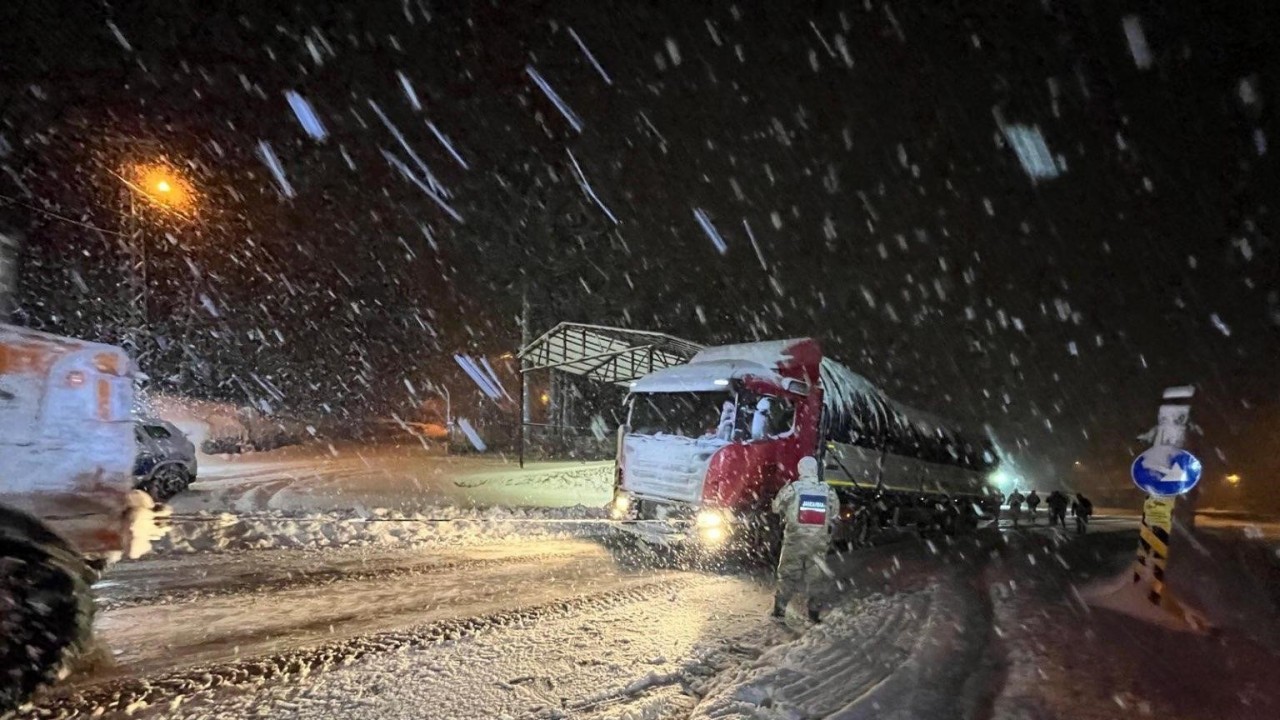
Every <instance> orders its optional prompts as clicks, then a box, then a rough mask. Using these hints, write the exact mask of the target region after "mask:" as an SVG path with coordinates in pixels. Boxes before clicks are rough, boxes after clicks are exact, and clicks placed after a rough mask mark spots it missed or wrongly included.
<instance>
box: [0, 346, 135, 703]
mask: <svg viewBox="0 0 1280 720" xmlns="http://www.w3.org/2000/svg"><path fill="white" fill-rule="evenodd" d="M132 368H133V364H132V362H131V361H130V360H129V357H128V355H126V354H125V352H124V351H123V350H121V349H119V348H116V347H112V346H110V345H101V344H98V343H91V342H85V341H80V340H74V339H71V338H65V337H59V336H56V335H49V334H46V333H41V332H36V331H33V330H27V329H23V328H18V327H14V326H11V325H4V324H0V715H3V714H4V713H5V712H6V711H7V710H10V709H12V708H13V707H15V706H16V705H18V704H20V703H21V702H22V701H23V700H24V699H25V698H26V697H27V696H28V695H29V694H30V693H31V692H32V691H33V690H34V689H35V688H36V687H37V686H38V685H40V684H41V683H43V682H45V681H46V680H49V679H51V678H52V677H54V676H55V675H56V674H57V673H58V671H59V669H60V668H61V667H63V665H64V663H65V662H66V661H67V660H68V659H70V658H71V657H74V655H75V654H76V653H77V652H78V651H79V650H80V649H81V648H83V646H84V645H85V644H86V643H87V641H88V639H89V632H90V629H91V626H92V619H93V599H92V597H91V596H90V595H89V584H90V583H91V581H92V579H93V577H94V570H93V568H96V567H101V566H102V565H104V564H105V563H106V562H110V561H113V560H115V559H118V558H120V557H122V556H129V557H134V556H136V555H139V554H141V553H142V552H145V551H146V550H147V549H149V547H150V541H151V540H152V539H154V538H155V537H156V535H157V527H156V524H155V522H154V521H155V517H156V512H157V510H158V508H157V506H156V505H155V503H154V502H153V501H152V500H151V498H150V497H149V496H147V494H146V493H144V492H141V491H138V490H135V489H134V482H135V481H134V478H133V474H132V470H133V462H134V454H135V451H136V445H135V440H134V427H133V426H134V423H133V418H132V415H131V413H132V410H133V370H132Z"/></svg>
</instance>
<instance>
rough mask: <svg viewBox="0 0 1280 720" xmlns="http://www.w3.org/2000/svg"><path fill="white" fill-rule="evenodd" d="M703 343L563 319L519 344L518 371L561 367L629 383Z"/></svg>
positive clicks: (690, 353)
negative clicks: (520, 346) (563, 320)
mask: <svg viewBox="0 0 1280 720" xmlns="http://www.w3.org/2000/svg"><path fill="white" fill-rule="evenodd" d="M702 348H703V346H702V345H699V344H698V343H695V342H691V341H689V340H685V339H683V338H678V337H675V336H673V335H667V334H665V333H659V332H652V331H649V330H632V329H629V328H618V327H609V326H606V325H588V324H584V323H570V322H562V323H560V324H558V325H556V326H555V327H554V328H552V329H550V330H548V331H547V332H545V333H543V334H542V335H540V336H539V337H538V338H537V339H536V340H534V341H533V342H530V343H529V344H528V345H526V346H525V347H523V348H521V349H520V352H519V353H518V354H517V357H519V358H520V372H521V373H522V374H523V373H527V372H530V371H533V370H557V371H560V372H565V373H569V374H571V375H580V376H582V377H587V378H590V379H592V380H596V381H598V382H603V383H608V384H612V385H624V386H625V385H627V384H629V383H630V382H631V381H632V380H635V379H637V378H640V377H643V376H645V375H647V374H649V373H651V372H654V371H655V370H662V369H664V368H668V367H672V366H675V365H683V364H685V363H687V362H688V361H689V359H690V358H692V357H693V356H694V355H696V354H697V353H698V351H700V350H702Z"/></svg>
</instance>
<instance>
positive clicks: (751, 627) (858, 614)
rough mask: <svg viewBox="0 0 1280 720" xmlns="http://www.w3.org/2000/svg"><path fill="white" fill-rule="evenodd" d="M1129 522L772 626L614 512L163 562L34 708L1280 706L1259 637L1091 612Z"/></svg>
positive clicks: (144, 574) (898, 560)
mask: <svg viewBox="0 0 1280 720" xmlns="http://www.w3.org/2000/svg"><path fill="white" fill-rule="evenodd" d="M574 527H578V526H574ZM1131 527H1132V526H1131V524H1130V523H1128V522H1120V521H1115V522H1103V523H1100V527H1099V528H1098V530H1099V532H1095V533H1091V534H1089V535H1087V536H1084V537H1079V536H1076V535H1075V534H1074V533H1071V534H1067V533H1061V532H1059V531H1053V530H1050V529H1048V528H1045V527H1043V526H1040V527H1038V528H1036V529H1031V530H1028V529H1022V530H1019V531H1010V530H994V529H988V530H984V531H982V532H980V533H978V534H977V535H976V536H971V537H965V538H958V539H947V538H942V537H935V538H931V539H925V540H922V539H919V538H914V537H909V536H907V537H901V538H899V539H897V540H895V541H892V542H889V543H887V544H885V545H881V546H878V547H872V548H863V549H860V550H857V551H853V552H850V553H847V554H844V555H836V556H832V557H831V558H830V562H829V566H830V569H831V572H832V577H831V579H830V582H829V583H828V584H827V586H826V588H825V590H824V600H825V602H826V605H827V607H828V608H829V611H828V614H827V615H826V617H825V620H824V622H823V623H822V624H820V625H818V626H808V625H806V624H805V623H804V622H803V621H801V620H799V619H797V618H794V617H793V618H789V620H788V622H787V623H786V624H779V623H775V622H772V621H770V620H769V619H767V618H766V612H767V610H768V607H769V603H770V594H771V587H770V583H769V573H768V571H767V570H766V569H762V568H752V567H743V566H731V567H729V568H728V569H719V570H709V569H688V568H678V567H673V566H672V565H671V564H670V563H666V562H660V561H659V562H655V561H654V560H653V557H652V556H650V555H647V554H643V553H635V552H633V551H631V550H629V549H625V548H620V546H619V545H618V544H617V543H616V542H614V541H610V540H608V539H607V538H606V537H605V536H604V535H603V534H602V531H601V528H600V526H597V525H592V524H591V523H586V524H584V525H582V526H581V528H582V529H580V530H579V531H578V534H577V536H575V537H567V536H560V537H556V536H552V535H545V534H536V533H535V534H530V535H520V534H515V535H507V536H503V535H489V534H485V533H478V534H474V535H472V536H471V540H470V542H466V543H461V544H458V543H456V542H454V540H455V538H452V537H450V539H449V542H447V543H439V542H430V541H424V542H420V543H416V544H413V545H411V546H396V547H388V546H379V545H374V546H369V547H339V548H322V549H316V548H299V549H293V550H279V549H272V550H235V549H234V548H233V549H225V548H224V549H222V550H219V551H217V552H193V553H169V554H161V555H159V556H157V557H153V558H151V559H149V560H146V561H143V562H137V563H128V564H124V565H122V566H120V567H119V568H117V569H116V571H115V572H114V573H112V574H111V575H110V576H109V578H108V579H107V580H106V581H105V582H104V583H103V584H102V585H101V586H100V588H99V589H100V592H101V611H100V615H99V620H98V627H99V630H100V632H101V636H102V639H103V642H104V644H105V646H106V647H107V648H109V649H110V652H111V653H113V654H114V663H113V664H103V665H100V666H99V667H97V668H94V669H91V670H88V671H82V672H81V673H80V674H79V675H77V676H74V677H72V678H71V679H70V680H69V681H68V683H66V684H64V685H63V686H62V687H60V688H58V689H55V690H53V691H50V692H48V693H46V694H45V695H44V696H43V697H42V698H40V699H39V701H38V703H37V705H36V707H35V708H34V709H32V710H31V711H30V712H29V713H28V714H29V716H30V717H76V716H88V715H93V714H95V713H100V714H102V715H105V716H125V715H126V714H128V715H132V716H135V717H147V718H152V717H154V718H161V717H163V718H170V717H176V718H213V717H248V716H263V717H275V718H325V717H343V718H423V717H430V718H440V719H441V720H453V719H455V718H456V719H462V718H529V719H533V718H583V719H586V720H606V719H609V720H637V719H640V718H646V719H652V720H674V719H676V718H684V719H692V718H707V719H710V718H752V719H756V720H784V719H785V720H792V719H795V718H840V719H848V718H872V717H874V718H904V719H905V718H926V719H929V720H933V719H939V720H941V719H944V718H962V717H963V718H1064V719H1065V718H1089V719H1094V718H1098V719H1101V718H1113V717H1122V716H1128V715H1131V714H1133V713H1135V712H1136V713H1137V714H1139V715H1143V714H1153V715H1155V716H1164V717H1169V718H1180V719H1181V718H1188V719H1190V718H1210V717H1233V718H1249V719H1252V718H1259V719H1260V718H1274V717H1277V713H1278V712H1280V703H1278V701H1277V695H1276V693H1275V692H1274V691H1273V690H1271V689H1270V688H1274V687H1276V686H1277V683H1278V682H1280V663H1276V662H1275V660H1276V658H1277V657H1280V656H1278V655H1277V654H1276V653H1275V650H1274V649H1273V648H1269V646H1268V645H1266V644H1264V643H1262V642H1260V638H1261V635H1260V634H1254V635H1255V636H1250V634H1249V633H1241V632H1239V631H1238V630H1236V629H1233V628H1231V627H1224V628H1222V631H1221V632H1220V633H1218V634H1217V635H1214V636H1194V635H1189V634H1185V633H1176V632H1171V631H1169V630H1167V629H1163V628H1160V627H1156V626H1152V625H1149V624H1146V623H1143V622H1141V621H1138V620H1135V619H1133V618H1130V617H1127V616H1125V615H1121V614H1118V613H1115V612H1112V611H1109V610H1103V609H1100V608H1096V607H1089V606H1088V605H1086V604H1085V603H1084V602H1083V601H1082V600H1081V596H1080V592H1079V589H1080V588H1082V587H1084V586H1086V585H1088V584H1089V583H1091V582H1093V581H1095V580H1098V579H1100V578H1105V577H1108V576H1112V575H1114V574H1115V573H1117V572H1120V571H1122V570H1123V569H1124V568H1125V567H1126V565H1127V564H1128V563H1129V562H1131V561H1132V554H1133V548H1134V545H1135V542H1136V538H1135V534H1134V532H1133V531H1132V529H1131ZM1205 582H1206V583H1207V582H1216V580H1214V579H1212V578H1208V577H1206V578H1205ZM1170 657H1177V658H1178V661H1177V662H1176V663H1169V662H1168V661H1167V658H1170ZM1215 713H1216V714H1215Z"/></svg>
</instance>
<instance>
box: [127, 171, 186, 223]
mask: <svg viewBox="0 0 1280 720" xmlns="http://www.w3.org/2000/svg"><path fill="white" fill-rule="evenodd" d="M131 175H133V178H134V179H133V181H132V182H130V183H129V185H130V187H132V188H133V189H134V190H136V191H137V192H138V193H140V194H142V195H144V196H146V198H147V199H148V200H150V201H152V202H154V203H156V204H157V205H159V206H161V207H163V208H165V209H167V210H174V211H177V212H179V213H187V212H190V211H191V210H193V209H194V208H195V204H196V194H195V190H194V188H192V187H191V184H190V183H188V182H187V181H186V180H185V179H184V178H183V177H182V176H181V175H179V174H178V173H176V172H174V171H173V170H172V169H170V168H169V167H167V166H165V165H140V166H138V167H136V168H135V169H134V171H133V172H132V173H131Z"/></svg>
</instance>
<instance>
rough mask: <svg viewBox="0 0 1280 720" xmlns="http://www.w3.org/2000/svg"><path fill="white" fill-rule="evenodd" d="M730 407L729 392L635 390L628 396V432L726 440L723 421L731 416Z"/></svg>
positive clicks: (730, 396)
mask: <svg viewBox="0 0 1280 720" xmlns="http://www.w3.org/2000/svg"><path fill="white" fill-rule="evenodd" d="M726 406H727V407H726ZM733 410H734V398H733V396H732V395H731V394H729V393H728V392H697V393H692V392H691V393H636V394H635V395H633V396H632V399H631V431H632V432H633V433H635V434H637V435H678V436H680V437H686V438H702V437H708V438H709V437H717V436H721V437H722V439H725V440H727V439H729V435H728V434H727V433H724V432H722V423H723V422H724V421H725V420H731V419H732V418H733Z"/></svg>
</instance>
